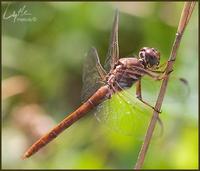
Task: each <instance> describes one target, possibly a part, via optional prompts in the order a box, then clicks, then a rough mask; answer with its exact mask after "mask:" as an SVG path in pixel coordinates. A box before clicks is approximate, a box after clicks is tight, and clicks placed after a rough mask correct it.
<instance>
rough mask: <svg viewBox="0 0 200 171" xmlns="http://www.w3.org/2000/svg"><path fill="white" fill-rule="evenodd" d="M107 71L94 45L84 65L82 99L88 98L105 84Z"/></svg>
mask: <svg viewBox="0 0 200 171" xmlns="http://www.w3.org/2000/svg"><path fill="white" fill-rule="evenodd" d="M105 76H106V71H105V70H104V69H103V67H102V66H101V64H100V61H99V56H98V53H97V50H96V49H95V48H94V47H92V48H91V49H90V51H89V52H88V54H87V57H86V59H85V62H84V65H83V76H82V81H83V87H82V92H81V100H82V101H85V100H87V99H88V98H89V97H90V96H91V95H92V94H93V93H94V92H95V91H96V90H97V89H98V88H100V87H101V86H102V85H103V79H104V77H105Z"/></svg>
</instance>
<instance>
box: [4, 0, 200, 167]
mask: <svg viewBox="0 0 200 171" xmlns="http://www.w3.org/2000/svg"><path fill="white" fill-rule="evenodd" d="M182 7H183V3H182V2H177V3H175V2H172V3H169V2H160V3H154V2H149V3H147V2H140V3H139V2H127V3H124V2H112V3H111V2H109V3H108V2H107V3H102V2H95V3H89V2H76V3H72V2H44V3H42V2H34V3H33V2H32V3H26V2H21V3H9V4H8V3H3V9H2V16H3V19H2V32H3V35H2V168H4V169H28V168H32V169H39V168H40V169H42V168H43V169H48V168H49V169H71V168H74V169H82V168H96V169H99V168H100V169H103V168H121V169H122V168H133V167H134V164H135V163H136V159H137V156H138V152H139V149H140V147H141V144H142V140H141V139H137V138H136V137H134V136H126V135H122V134H118V133H117V132H112V131H110V130H108V129H106V128H105V127H104V126H102V125H101V124H99V123H98V122H97V121H96V119H95V117H94V116H93V115H94V113H90V114H89V115H87V116H86V117H84V118H82V119H81V120H80V121H78V122H77V123H75V124H74V125H73V126H72V127H70V128H69V129H68V130H66V131H65V132H64V133H63V134H61V135H60V136H59V137H58V138H57V139H56V140H54V141H53V142H52V143H50V144H49V145H48V146H46V147H45V148H44V149H43V150H42V151H40V152H38V153H36V154H35V155H34V156H33V157H31V158H30V159H27V160H22V159H21V158H20V157H21V156H22V154H23V153H24V151H25V150H26V149H27V148H28V147H29V146H30V145H31V144H32V143H33V142H34V141H35V140H37V139H38V138H39V137H40V136H41V135H43V134H44V133H45V132H46V131H48V130H49V129H50V128H52V127H53V125H55V124H56V123H58V122H60V121H61V120H62V119H63V118H64V117H65V116H66V115H67V114H68V113H70V112H72V111H73V110H74V109H76V108H77V107H78V106H79V105H80V104H81V101H80V94H81V87H82V79H81V76H82V65H83V60H84V57H85V54H86V53H87V51H88V50H89V48H90V47H91V46H95V47H96V48H97V50H98V53H99V56H100V57H101V61H102V63H103V61H104V59H105V56H106V52H107V50H108V42H109V35H110V31H111V27H112V23H113V17H114V10H115V9H116V8H118V9H119V11H120V18H119V46H120V56H121V57H124V56H127V55H129V56H130V55H133V54H138V51H139V49H140V48H141V47H144V46H150V47H155V48H157V49H159V50H160V52H161V55H162V56H161V57H162V62H161V63H163V62H164V61H166V60H167V59H168V56H169V54H170V49H171V47H172V43H173V40H174V36H175V32H176V27H177V24H178V21H179V18H180V14H181V10H182ZM20 9H23V12H24V11H25V10H26V11H27V13H28V14H30V15H24V16H22V15H21V16H19V17H17V18H16V19H14V17H12V16H11V17H9V16H10V15H11V14H13V12H14V11H15V12H16V13H17V12H18V11H19V10H20ZM6 17H7V18H6ZM20 17H21V18H25V19H26V21H22V20H20V19H19V18H20ZM197 20H198V7H197V6H196V7H195V10H194V13H193V15H192V17H191V21H190V23H189V25H188V27H187V28H186V30H185V33H184V36H183V39H182V42H181V45H180V48H179V51H178V56H177V60H176V62H175V66H174V72H173V75H175V76H176V77H184V78H187V80H188V82H189V84H190V94H189V96H187V97H185V98H183V97H182V96H180V98H179V97H176V99H175V103H174V102H173V103H172V102H170V103H167V100H166V102H165V101H164V103H163V107H162V111H163V112H162V114H161V119H162V121H163V123H164V134H163V136H161V137H159V138H156V139H153V141H152V142H151V145H150V148H149V151H148V154H147V158H146V160H145V163H144V167H143V168H146V169H189V168H190V169H195V168H198V105H197V101H198V95H197V88H198V71H197V68H198V47H197V44H198V43H197V40H198V38H197V37H198V21H197ZM171 84H172V85H173V84H175V82H173V81H171ZM175 91H179V87H176V90H175ZM133 94H134V92H133ZM180 94H181V92H180ZM172 95H173V93H170V92H167V94H166V96H167V97H168V98H171V99H173V96H172ZM144 97H145V95H144ZM156 97H157V94H153V95H151V96H150V98H149V100H151V98H152V99H153V98H154V99H155V98H156ZM150 103H152V104H153V100H152V101H150ZM113 107H114V106H113Z"/></svg>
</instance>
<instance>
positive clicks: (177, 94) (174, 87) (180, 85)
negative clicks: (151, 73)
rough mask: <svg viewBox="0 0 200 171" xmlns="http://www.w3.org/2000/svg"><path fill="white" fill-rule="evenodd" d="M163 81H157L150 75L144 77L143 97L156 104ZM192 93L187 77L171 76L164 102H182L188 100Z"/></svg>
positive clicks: (173, 103) (174, 103) (172, 103)
mask: <svg viewBox="0 0 200 171" xmlns="http://www.w3.org/2000/svg"><path fill="white" fill-rule="evenodd" d="M161 82H162V81H155V80H153V79H152V78H149V77H148V76H145V77H143V78H142V97H143V99H144V100H146V101H148V102H150V103H151V104H152V105H153V104H155V102H156V100H157V97H158V93H159V90H160V86H161ZM189 94H190V87H189V83H188V82H187V80H186V79H184V78H181V77H177V76H173V75H172V76H170V80H169V83H168V86H167V91H166V95H165V98H164V103H168V104H170V103H171V105H176V104H178V103H179V104H182V103H183V102H184V101H186V100H187V98H188V97H189Z"/></svg>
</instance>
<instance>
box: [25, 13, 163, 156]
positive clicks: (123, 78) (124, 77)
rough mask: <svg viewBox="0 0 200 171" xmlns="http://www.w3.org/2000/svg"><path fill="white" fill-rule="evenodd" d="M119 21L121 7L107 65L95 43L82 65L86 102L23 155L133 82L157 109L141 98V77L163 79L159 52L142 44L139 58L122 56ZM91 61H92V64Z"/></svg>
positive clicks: (29, 154)
mask: <svg viewBox="0 0 200 171" xmlns="http://www.w3.org/2000/svg"><path fill="white" fill-rule="evenodd" d="M118 23H119V11H118V10H116V12H115V16H114V22H113V27H112V32H111V36H110V44H109V49H108V53H107V57H106V60H105V65H104V68H103V66H102V65H101V63H100V60H99V56H98V53H97V50H96V49H95V48H94V47H92V48H91V50H90V51H89V52H88V55H87V58H86V65H85V66H84V67H83V70H84V72H83V82H85V83H84V85H83V90H86V91H84V92H86V93H83V95H82V98H83V99H84V100H85V101H84V103H83V104H82V105H81V106H80V107H79V108H78V109H77V110H75V111H74V112H72V113H71V114H69V115H68V116H67V117H66V118H64V119H63V120H62V121H61V122H60V123H59V124H58V125H56V126H55V127H54V128H53V129H51V130H50V131H49V132H48V133H46V134H45V135H44V136H42V137H41V138H40V139H39V140H37V141H36V142H35V143H34V144H33V145H32V146H31V147H30V148H28V150H27V151H26V152H25V153H24V155H23V159H25V158H28V157H30V156H32V155H33V154H35V153H36V152H37V151H39V150H40V149H41V148H42V147H44V146H45V145H47V144H48V143H49V142H51V141H52V140H54V139H55V138H56V137H57V136H58V135H59V134H60V133H62V132H63V131H64V130H65V129H67V128H68V127H70V126H71V125H72V124H74V123H75V122H76V121H78V120H79V119H80V118H82V117H83V116H85V115H86V114H87V113H88V112H90V111H91V110H92V109H94V108H95V107H97V106H98V105H100V104H102V103H103V102H104V101H105V100H109V99H111V97H112V96H113V95H114V94H116V93H118V92H122V91H124V90H125V89H127V88H130V87H131V86H132V85H135V86H136V97H137V99H138V100H139V101H141V102H142V103H143V104H145V105H147V106H148V107H150V108H151V109H153V110H156V109H155V108H154V107H153V106H151V105H150V104H149V103H148V102H146V101H145V100H144V99H143V98H142V91H141V79H142V78H143V77H144V76H145V75H147V76H149V77H150V78H152V79H153V80H161V79H163V75H164V74H163V73H164V72H165V71H160V70H159V68H160V52H159V51H158V50H157V49H155V48H152V47H143V48H141V49H140V51H139V55H138V58H135V57H126V58H119V45H118ZM94 63H95V65H94ZM91 65H93V67H92V68H91ZM94 74H97V75H98V78H96V79H94V80H92V82H91V77H93V75H94ZM89 87H90V88H89ZM91 87H92V88H91ZM88 89H93V91H88ZM88 92H90V93H88ZM121 98H123V97H121ZM156 111H157V110H156ZM157 112H160V111H157ZM158 119H159V118H158Z"/></svg>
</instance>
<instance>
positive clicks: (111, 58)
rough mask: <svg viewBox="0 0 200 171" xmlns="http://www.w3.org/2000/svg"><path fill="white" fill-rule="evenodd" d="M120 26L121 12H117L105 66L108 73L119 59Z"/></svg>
mask: <svg viewBox="0 0 200 171" xmlns="http://www.w3.org/2000/svg"><path fill="white" fill-rule="evenodd" d="M118 24H119V11H118V10H116V12H115V18H114V23H113V28H112V32H111V36H110V44H109V49H108V52H107V55H106V60H105V64H104V68H105V70H106V71H107V72H109V71H110V70H111V69H112V68H113V67H114V64H115V63H116V62H117V61H118V59H119V45H118Z"/></svg>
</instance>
